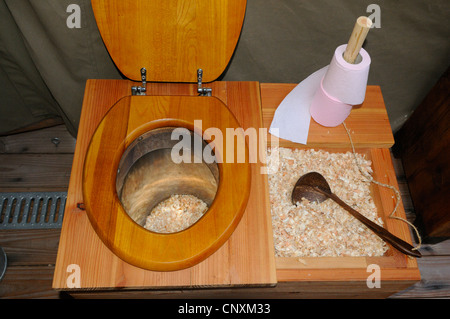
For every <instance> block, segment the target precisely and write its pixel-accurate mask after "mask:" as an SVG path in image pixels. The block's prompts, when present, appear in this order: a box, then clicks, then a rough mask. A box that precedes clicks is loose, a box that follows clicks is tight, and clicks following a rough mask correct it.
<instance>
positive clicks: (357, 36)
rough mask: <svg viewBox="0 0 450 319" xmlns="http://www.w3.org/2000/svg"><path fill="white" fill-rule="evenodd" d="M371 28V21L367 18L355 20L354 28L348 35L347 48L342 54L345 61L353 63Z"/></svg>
mask: <svg viewBox="0 0 450 319" xmlns="http://www.w3.org/2000/svg"><path fill="white" fill-rule="evenodd" d="M371 26H372V20H370V19H369V18H367V17H364V16H362V17H359V18H358V19H357V20H356V23H355V27H354V28H353V32H352V34H351V35H350V39H349V40H348V43H347V48H346V49H345V52H344V60H345V61H347V62H348V63H352V64H353V63H354V62H355V60H356V57H357V56H358V53H359V50H361V47H362V45H363V43H364V40H365V39H366V36H367V33H369V30H370V27H371Z"/></svg>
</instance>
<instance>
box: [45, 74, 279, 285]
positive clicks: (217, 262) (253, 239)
mask: <svg viewBox="0 0 450 319" xmlns="http://www.w3.org/2000/svg"><path fill="white" fill-rule="evenodd" d="M131 84H132V82H130V81H114V80H89V81H88V84H87V88H86V94H85V100H84V104H83V110H82V116H81V119H82V121H81V122H80V129H79V135H78V138H77V146H76V151H75V159H74V165H73V168H72V178H71V180H70V186H69V198H68V200H67V203H66V211H65V218H64V222H63V227H62V232H61V238H60V245H59V250H58V257H57V263H56V268H55V276H54V281H53V287H54V288H56V289H67V286H66V279H67V272H66V268H67V265H69V264H78V265H80V268H81V271H82V276H81V278H82V281H81V285H82V287H81V288H82V289H83V288H84V289H88V288H89V289H95V288H103V289H112V288H117V287H127V288H148V287H155V286H160V287H197V286H198V287H203V286H208V287H211V286H213V287H217V286H223V285H225V286H231V285H267V284H270V285H273V284H275V283H276V277H275V261H274V254H273V251H272V249H273V243H272V240H273V239H272V234H271V226H270V225H271V222H270V211H268V207H269V203H268V194H267V193H266V192H267V191H268V189H267V184H266V182H263V181H264V180H265V179H266V176H264V175H261V174H253V175H256V176H254V177H253V179H252V183H253V184H252V189H251V193H250V198H249V202H248V205H247V209H246V212H245V213H244V216H243V217H242V219H241V222H240V223H239V225H238V227H237V228H236V230H235V231H234V232H233V234H232V235H231V237H230V239H229V240H228V241H227V242H226V243H225V244H224V245H223V246H222V247H221V248H219V250H217V251H216V252H215V253H214V254H213V255H212V256H210V257H209V258H208V259H206V260H204V261H203V262H201V263H200V264H197V265H196V266H193V267H191V268H188V269H185V270H180V271H173V272H169V273H168V272H152V271H147V270H144V269H141V268H137V267H134V266H131V265H129V264H128V263H125V262H123V261H122V260H120V259H119V258H118V257H117V256H115V255H114V254H113V253H112V252H111V251H110V250H109V249H107V248H106V246H105V245H103V243H102V242H101V240H100V239H99V238H98V236H97V235H96V234H95V232H94V230H93V228H92V226H91V224H90V223H89V220H88V218H87V215H86V213H85V212H84V211H82V210H80V208H79V207H77V206H78V205H77V204H78V203H82V202H83V198H82V194H81V172H82V168H83V162H84V154H85V152H86V150H87V147H88V144H89V141H90V136H92V133H93V132H94V130H95V129H96V127H97V123H98V122H99V121H100V119H101V118H102V117H103V115H104V114H105V113H106V111H107V110H108V109H109V108H110V107H111V106H112V105H114V103H115V102H116V101H117V100H119V99H120V98H121V97H123V96H126V95H129V92H130V91H129V90H130V86H131ZM227 85H231V86H233V88H232V89H231V91H232V92H230V89H229V88H228V89H227V90H226V91H224V90H223V86H225V87H226V86H227ZM211 86H212V87H213V94H214V93H215V92H217V93H218V97H219V98H220V99H221V100H226V102H227V105H228V107H229V108H230V109H231V110H232V111H233V113H234V114H235V116H236V118H237V119H238V121H240V123H241V124H242V125H243V126H244V127H255V128H258V127H260V126H261V120H262V118H261V116H258V114H260V113H259V112H260V104H259V101H260V92H259V84H258V83H257V82H249V83H247V84H237V83H236V84H234V83H227V82H225V83H221V84H216V83H212V84H211ZM164 87H167V88H169V87H170V90H171V92H170V93H171V94H176V93H177V91H179V92H180V93H181V94H186V92H192V93H194V94H195V90H194V91H192V88H193V86H192V85H190V84H189V85H183V84H179V85H174V84H172V85H171V86H167V85H165V86H164V85H160V84H154V83H150V84H148V86H147V88H148V89H149V92H157V94H164ZM214 87H219V90H217V91H216V89H214ZM220 88H222V89H220ZM224 92H225V94H224ZM192 93H190V94H192ZM247 119H252V122H248V123H247V122H246V121H247ZM259 165H260V163H256V164H255V165H254V166H253V167H252V170H254V171H256V172H259V169H260V166H259ZM258 183H261V186H258ZM84 243H89V245H85V244H84Z"/></svg>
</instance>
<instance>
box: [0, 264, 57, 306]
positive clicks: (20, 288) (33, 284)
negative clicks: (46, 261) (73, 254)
mask: <svg viewBox="0 0 450 319" xmlns="http://www.w3.org/2000/svg"><path fill="white" fill-rule="evenodd" d="M54 268H55V267H54V265H41V266H32V267H29V266H11V267H8V268H7V269H6V273H5V276H4V277H3V279H2V281H1V283H0V298H2V299H31V298H32V299H34V298H44V299H57V298H60V293H59V292H58V291H56V290H54V289H52V288H51V281H52V277H53V271H54Z"/></svg>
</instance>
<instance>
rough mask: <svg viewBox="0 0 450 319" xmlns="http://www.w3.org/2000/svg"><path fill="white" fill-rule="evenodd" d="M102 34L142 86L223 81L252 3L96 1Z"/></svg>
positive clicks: (126, 70)
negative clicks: (142, 74) (200, 72)
mask: <svg viewBox="0 0 450 319" xmlns="http://www.w3.org/2000/svg"><path fill="white" fill-rule="evenodd" d="M92 8H93V10H94V14H95V19H96V21H97V25H98V28H99V30H100V34H101V36H102V38H103V41H104V43H105V45H106V48H107V49H108V51H109V54H110V55H111V57H112V59H113V60H114V62H115V64H116V65H117V67H118V68H119V69H120V71H121V72H122V73H123V74H124V75H125V76H126V77H127V78H129V79H131V80H135V81H139V80H141V78H140V69H141V68H142V67H145V68H146V69H147V81H153V82H193V83H195V82H197V69H202V70H203V81H204V82H210V81H214V80H215V79H217V78H218V77H219V76H220V75H221V74H222V72H223V71H224V70H225V68H226V66H227V65H228V62H229V61H230V59H231V56H232V55H233V52H234V49H235V47H236V44H237V41H238V39H239V36H240V32H241V28H242V24H243V21H244V15H245V8H246V0H214V1H212V0H195V1H181V0H108V1H105V0H92Z"/></svg>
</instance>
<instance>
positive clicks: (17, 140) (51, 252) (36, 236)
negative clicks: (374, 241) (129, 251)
mask: <svg viewBox="0 0 450 319" xmlns="http://www.w3.org/2000/svg"><path fill="white" fill-rule="evenodd" d="M74 149H75V139H74V138H73V137H72V136H70V134H69V133H68V132H67V131H66V129H65V127H64V126H55V127H51V128H47V129H42V130H37V131H33V132H28V133H21V134H16V135H10V136H4V137H0V192H11V191H14V192H21V191H67V187H68V184H69V177H70V170H71V166H72V159H73V152H74ZM393 162H394V167H395V170H396V173H397V178H398V182H399V185H400V191H401V193H402V199H403V204H404V206H405V211H406V214H407V217H408V219H409V220H410V221H414V219H415V215H414V207H413V205H412V202H411V199H410V197H409V193H408V187H407V184H406V181H405V179H404V174H403V169H402V165H401V160H399V159H395V158H393ZM59 234H60V230H58V229H56V230H39V229H35V230H8V231H5V230H3V231H0V247H3V249H4V250H5V252H6V254H7V257H8V268H7V270H6V273H5V276H4V278H3V279H2V281H0V298H65V297H67V296H66V295H64V294H60V293H58V292H56V291H54V290H52V288H51V285H52V279H53V270H54V265H55V262H56V253H57V248H58V241H59ZM420 251H421V253H422V255H423V257H422V258H421V259H418V263H419V268H420V273H421V276H422V280H421V281H420V282H418V283H417V284H415V285H414V286H412V287H410V288H408V289H406V290H404V291H401V292H399V293H397V294H395V295H393V296H391V298H449V297H450V240H445V241H441V242H440V243H437V244H427V243H424V244H423V245H422V248H421V250H420Z"/></svg>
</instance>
